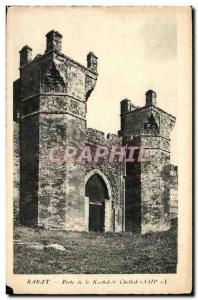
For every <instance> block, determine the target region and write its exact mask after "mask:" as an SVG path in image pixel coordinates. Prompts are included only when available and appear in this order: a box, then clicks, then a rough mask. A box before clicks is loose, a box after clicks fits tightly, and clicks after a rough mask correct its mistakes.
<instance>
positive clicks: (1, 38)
mask: <svg viewBox="0 0 198 300" xmlns="http://www.w3.org/2000/svg"><path fill="white" fill-rule="evenodd" d="M12 5H15V6H16V5H39V6H41V5H42V6H43V5H113V6H115V5H133V6H135V5H139V6H142V5H147V6H154V5H157V6H181V5H184V6H190V5H191V6H193V8H194V9H195V10H196V9H197V8H198V1H197V0H191V1H188V0H186V1H173V0H166V1H162V0H161V1H160V0H155V1H141V0H138V1H130V0H120V1H116V0H95V1H93V0H92V1H91V0H86V1H85V0H76V1H75V0H73V1H71V0H70V1H69V0H56V1H53V0H51V1H50V0H26V1H25V0H15V1H13V0H9V1H8V0H7V1H6V0H1V1H0V21H1V24H0V53H1V72H0V85H1V89H0V90H1V106H0V133H1V135H0V136H1V146H0V170H1V172H0V175H1V177H0V191H1V197H0V220H1V221H0V229H1V231H0V232H1V236H0V245H1V247H0V298H1V299H8V297H9V296H8V295H5V264H6V261H5V238H6V234H5V220H6V209H5V204H6V180H5V178H6V174H5V169H6V164H5V162H6V159H5V156H6V151H5V148H6V140H5V137H6V135H5V124H6V118H5V116H6V109H5V96H6V91H5V64H6V59H5V54H6V53H5V22H6V15H5V7H6V6H12ZM195 13H196V12H195ZM194 31H195V34H196V32H197V24H196V22H195V28H194ZM196 46H197V38H195V46H194V47H195V49H197V47H196ZM194 55H196V51H195V53H194ZM196 67H197V61H196V65H195V72H196V69H197V68H196ZM197 80H198V79H197V77H195V82H194V83H195V87H194V89H195V88H196V86H197ZM195 96H196V94H194V97H195ZM195 101H196V99H195ZM195 113H196V118H197V116H198V105H195ZM195 125H196V130H195V133H196V144H195V147H196V149H197V143H198V142H197V140H198V134H197V132H198V128H197V122H196V120H195ZM196 167H197V163H196ZM196 169H197V168H196ZM196 186H198V179H197V176H196V181H195V187H196ZM197 207H198V205H196V212H197ZM195 219H196V218H195ZM195 232H196V233H197V231H196V230H195ZM196 237H197V234H196ZM196 240H197V239H196ZM195 246H196V245H195ZM195 249H196V247H195ZM195 261H196V260H195ZM195 269H196V268H195ZM196 271H197V270H195V272H196ZM195 277H196V278H197V276H195ZM194 285H195V287H196V282H195V283H194ZM195 292H196V291H195ZM25 298H29V297H24V296H23V297H17V299H25ZM51 298H54V299H58V296H54V297H51ZM67 298H70V299H74V297H67ZM103 298H106V297H103ZM120 298H122V297H120ZM133 298H136V297H133ZM138 298H140V297H138ZM159 298H160V296H159ZM171 298H173V299H174V297H169V299H171ZM37 299H42V297H37Z"/></svg>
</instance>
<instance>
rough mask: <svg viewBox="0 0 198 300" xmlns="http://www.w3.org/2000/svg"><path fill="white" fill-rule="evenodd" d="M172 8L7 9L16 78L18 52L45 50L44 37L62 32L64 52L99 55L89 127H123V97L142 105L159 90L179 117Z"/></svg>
mask: <svg viewBox="0 0 198 300" xmlns="http://www.w3.org/2000/svg"><path fill="white" fill-rule="evenodd" d="M177 17H178V16H177V10H176V9H174V8H137V7H136V8H134V7H122V8H119V7H114V8H111V7H109V8H107V7H106V8H104V7H103V8H102V7H97V8H92V7H89V8H88V7H73V8H72V7H65V8H64V7H61V8H60V7H57V8H55V7H48V8H46V7H29V8H28V7H24V8H22V7H21V8H19V7H18V8H11V9H9V11H8V20H9V23H8V27H7V30H8V40H7V45H8V48H9V51H10V52H9V53H10V54H9V59H11V60H12V80H15V79H17V78H18V77H19V71H18V67H19V53H18V51H19V50H20V49H21V48H22V47H23V46H24V45H26V44H27V45H29V46H30V47H31V48H32V49H33V56H36V55H37V54H38V53H41V54H42V53H44V51H45V46H46V38H45V35H46V33H47V32H49V31H50V30H52V29H55V30H57V31H59V32H60V33H61V34H62V35H63V41H62V52H63V53H64V54H65V55H67V56H69V57H71V58H72V59H74V60H76V61H78V62H80V63H81V64H84V65H86V56H87V54H88V52H89V51H93V52H94V53H95V54H96V55H97V57H98V74H99V75H98V80H97V83H96V87H95V90H94V91H93V93H92V94H91V96H90V98H89V100H88V111H87V125H88V127H93V128H96V129H99V130H101V131H104V132H106V133H108V132H111V133H117V131H118V130H119V129H120V116H119V114H120V101H121V100H122V99H124V98H129V99H131V100H132V102H133V104H134V105H137V106H144V104H145V92H146V91H147V90H149V89H153V90H155V91H156V92H157V98H158V99H157V105H158V106H159V107H160V108H162V109H164V110H165V111H167V112H169V113H171V114H172V115H174V116H175V117H177V105H178V99H177V98H178V80H177V78H178V75H179V74H178V70H179V68H178V63H179V60H178V53H177V52H178V47H177V45H178V43H177ZM171 139H172V143H171V151H172V163H175V164H177V122H176V126H175V128H174V130H173V132H172V134H171Z"/></svg>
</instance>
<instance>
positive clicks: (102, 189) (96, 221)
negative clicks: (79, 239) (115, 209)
mask: <svg viewBox="0 0 198 300" xmlns="http://www.w3.org/2000/svg"><path fill="white" fill-rule="evenodd" d="M85 200H86V203H87V204H86V206H87V214H86V219H87V222H88V224H87V229H88V230H89V231H100V232H103V231H109V228H110V226H112V224H110V223H111V221H109V219H111V220H112V216H111V214H112V202H111V189H110V185H109V182H108V180H107V178H106V177H105V175H104V174H103V173H102V172H100V171H99V170H93V171H91V172H90V173H89V174H88V175H87V176H86V178H85Z"/></svg>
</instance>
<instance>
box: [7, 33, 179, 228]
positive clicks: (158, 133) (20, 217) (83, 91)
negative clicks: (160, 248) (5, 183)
mask: <svg viewBox="0 0 198 300" xmlns="http://www.w3.org/2000/svg"><path fill="white" fill-rule="evenodd" d="M61 41H62V36H61V34H60V33H58V32H57V31H53V30H52V31H51V32H49V33H48V34H47V35H46V51H45V53H44V54H43V55H40V54H39V55H37V56H36V57H35V58H34V59H32V49H31V48H30V47H28V46H25V47H23V48H22V50H21V51H20V78H19V79H18V80H16V81H15V82H14V104H13V108H14V121H15V125H14V151H15V158H14V167H15V168H14V171H15V174H14V175H15V176H14V216H15V220H16V221H18V222H20V223H21V224H25V225H36V226H41V227H45V228H57V229H65V230H78V231H88V230H101V231H115V232H119V231H125V230H128V231H132V232H142V233H145V232H148V231H157V230H167V229H168V228H169V226H170V212H171V216H174V217H175V216H176V213H177V197H176V196H175V195H176V192H175V193H171V191H173V189H174V191H176V184H174V183H175V179H174V178H176V177H177V171H175V170H176V169H174V167H173V166H172V167H170V149H169V146H170V139H169V136H170V132H171V130H172V128H173V126H174V123H175V118H174V117H173V116H171V115H170V114H168V113H166V112H164V111H162V110H161V109H159V108H158V107H157V103H156V101H157V99H156V93H154V92H153V91H148V92H147V94H146V105H145V106H144V107H142V108H137V107H135V106H134V105H133V104H132V103H131V101H130V100H128V99H125V100H123V101H122V102H121V130H120V131H119V134H118V135H112V134H108V135H107V137H105V134H104V133H103V132H100V131H98V130H95V129H91V128H87V125H86V111H87V101H88V98H89V96H90V95H91V93H92V91H93V89H94V87H95V84H96V80H97V76H98V74H97V57H96V56H95V55H94V54H93V53H92V52H90V53H89V54H88V55H87V66H86V67H85V66H83V65H81V64H79V63H77V62H75V61H73V60H72V59H71V58H69V57H67V56H65V55H63V54H62V53H61ZM18 141H19V142H18ZM66 145H71V146H77V147H79V145H80V147H82V148H83V147H86V146H91V148H92V150H93V151H94V149H96V147H97V145H101V146H103V147H107V148H111V147H112V145H118V146H121V145H122V146H129V145H133V146H135V147H138V148H143V149H145V151H146V152H145V153H146V155H147V157H148V158H149V159H148V162H140V163H139V162H135V163H133V164H131V163H126V165H124V164H123V163H120V162H118V161H114V162H113V163H110V162H109V161H108V160H100V161H99V162H97V163H95V162H91V163H89V162H86V161H85V162H84V163H81V164H79V163H77V162H74V161H73V162H65V163H60V164H58V163H57V164H56V163H52V162H51V161H50V159H49V152H50V150H51V149H53V148H56V147H58V146H66ZM171 170H172V171H171ZM173 170H174V171H175V172H173ZM170 171H171V172H172V173H170ZM173 173H174V174H173ZM171 176H172V177H171ZM19 186H20V191H19V189H18V187H19ZM170 195H174V196H173V198H174V199H173V200H171V201H170ZM172 203H173V205H172ZM170 204H171V207H170ZM173 206H174V208H172V207H173Z"/></svg>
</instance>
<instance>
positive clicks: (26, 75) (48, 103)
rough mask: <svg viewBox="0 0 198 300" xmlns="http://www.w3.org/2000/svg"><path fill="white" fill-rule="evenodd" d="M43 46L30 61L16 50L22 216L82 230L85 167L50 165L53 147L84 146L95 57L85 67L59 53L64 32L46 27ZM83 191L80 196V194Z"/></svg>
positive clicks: (25, 219)
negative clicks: (38, 53)
mask: <svg viewBox="0 0 198 300" xmlns="http://www.w3.org/2000/svg"><path fill="white" fill-rule="evenodd" d="M46 39H47V41H46V50H45V53H44V54H43V55H37V56H36V57H35V58H34V59H32V49H31V48H30V47H29V46H25V47H23V48H22V50H21V51H20V78H19V79H18V80H17V81H16V82H15V83H14V116H15V117H16V116H19V117H18V118H19V141H20V204H19V205H20V209H19V211H20V215H19V219H20V222H21V223H22V224H26V225H31V224H34V225H38V226H43V227H51V228H60V229H68V230H70V229H71V230H72V229H75V230H84V229H85V224H84V195H85V185H84V177H85V171H84V168H83V166H80V167H79V166H78V165H75V164H64V163H60V164H57V163H56V164H54V163H53V162H52V161H51V160H50V157H49V154H50V151H51V150H52V149H53V147H57V146H61V147H62V146H63V147H64V146H65V145H70V144H73V145H74V144H75V145H76V146H79V145H81V146H82V147H83V145H84V144H85V140H86V138H85V135H86V102H87V100H88V97H89V96H90V94H91V92H92V91H93V89H94V87H95V84H96V80H97V57H96V56H95V55H94V54H93V53H91V52H90V53H89V54H88V55H87V66H86V67H85V66H83V65H81V64H79V63H78V62H75V61H74V60H72V59H71V58H69V57H67V56H65V55H63V54H62V53H61V48H62V47H61V43H62V35H61V34H60V33H59V32H57V31H54V30H52V31H50V32H49V33H48V34H47V35H46ZM82 195H83V197H82Z"/></svg>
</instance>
